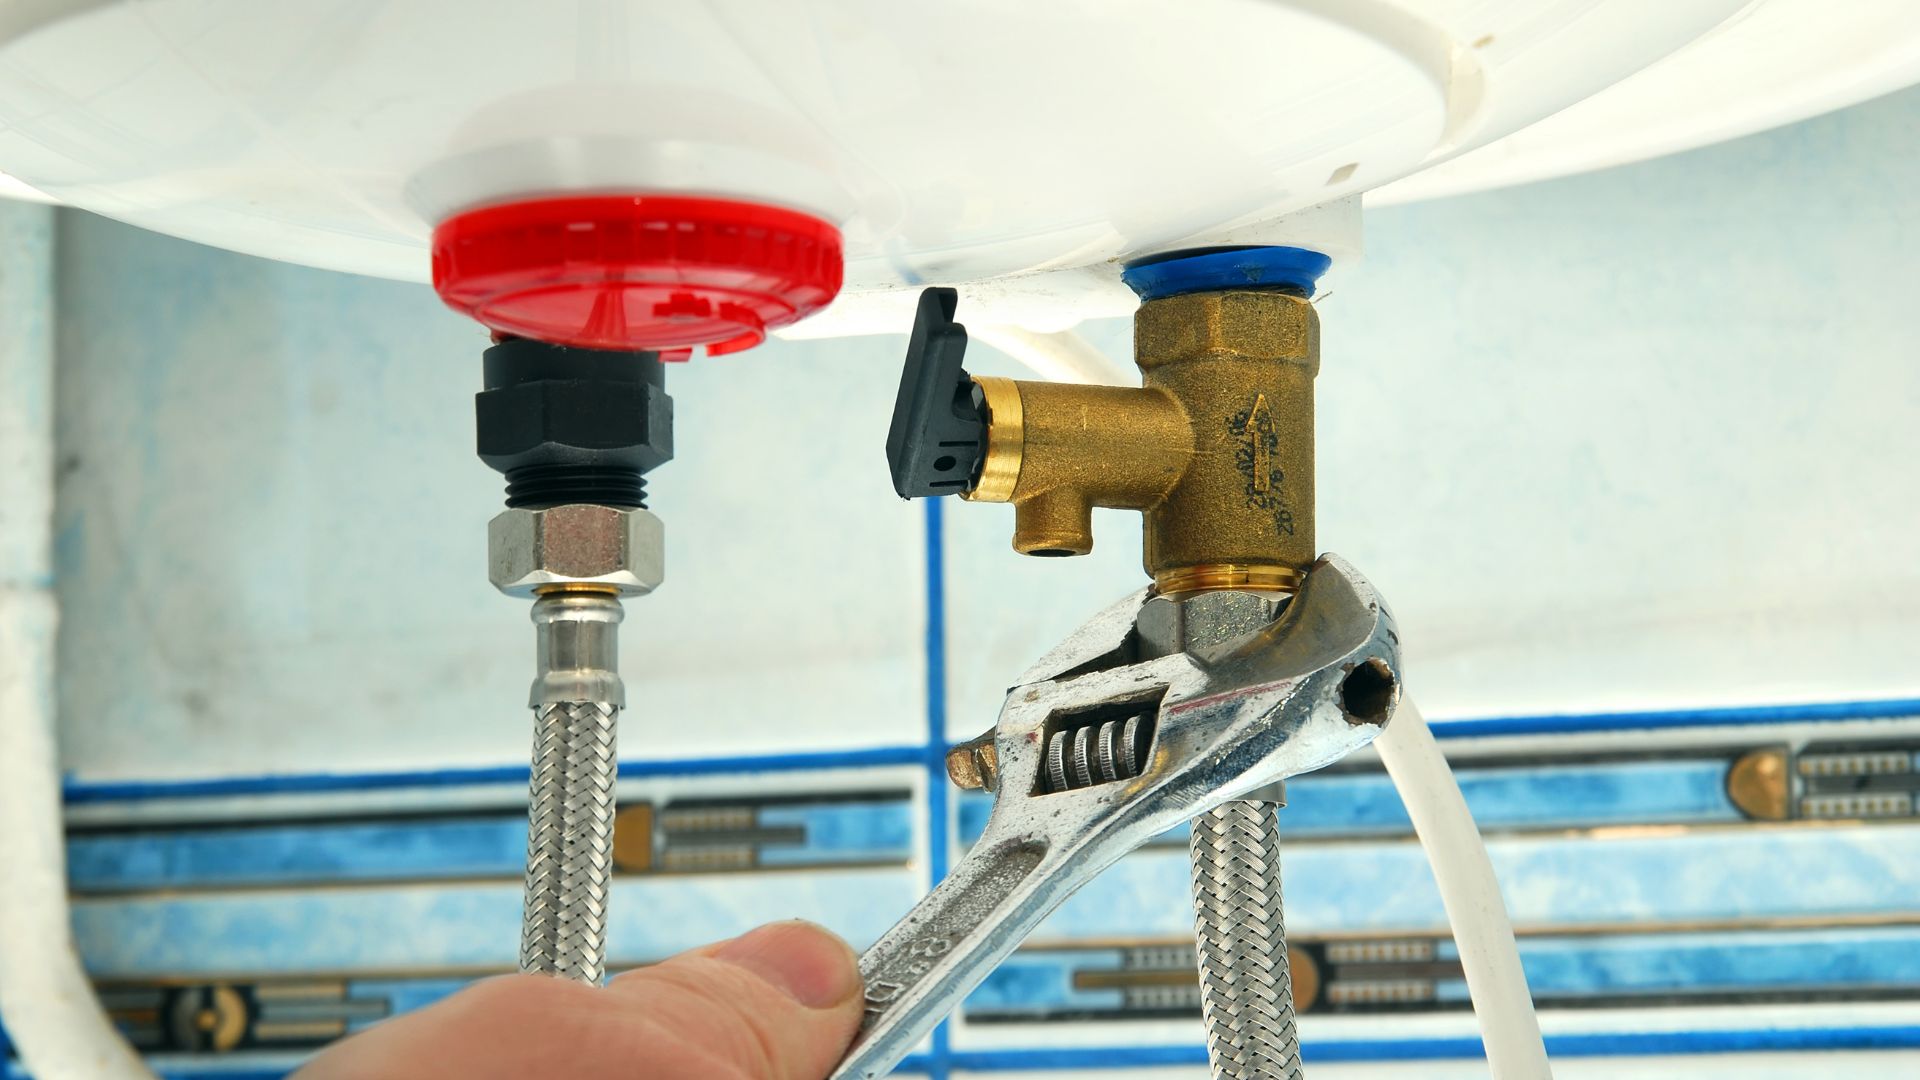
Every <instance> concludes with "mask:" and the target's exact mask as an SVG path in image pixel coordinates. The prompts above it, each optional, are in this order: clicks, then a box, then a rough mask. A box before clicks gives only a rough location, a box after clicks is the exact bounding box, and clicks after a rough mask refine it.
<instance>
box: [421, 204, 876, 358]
mask: <svg viewBox="0 0 1920 1080" xmlns="http://www.w3.org/2000/svg"><path fill="white" fill-rule="evenodd" d="M841 273H842V259H841V255H840V231H839V230H838V229H836V228H834V227H833V226H832V225H830V224H828V223H827V222H825V221H822V220H821V219H819V218H816V217H813V216H812V215H810V214H803V213H799V212H798V211H794V210H784V209H781V208H779V207H773V206H762V205H760V204H758V203H748V202H736V201H733V200H729V199H698V198H685V197H682V196H678V195H584V196H563V197H558V198H548V199H530V200H527V201H524V202H514V203H504V204H501V205H498V206H487V207H482V208H480V209H478V210H469V211H467V212H465V213H462V214H455V215H454V216H453V217H450V218H448V219H447V220H445V221H443V222H441V223H440V226H439V228H436V229H435V230H433V287H434V289H435V290H436V291H437V292H439V294H440V299H442V300H444V301H446V304H447V306H448V307H450V308H452V309H454V310H455V311H460V312H464V313H466V314H468V315H471V316H473V317H474V318H475V319H477V320H479V321H480V323H481V324H483V325H485V326H486V327H488V328H489V329H491V330H493V331H494V332H496V333H502V334H511V335H514V336H517V337H527V338H534V339H536V340H539V341H547V342H552V343H554V344H558V345H573V346H577V347H580V348H588V349H621V350H641V349H645V350H652V351H658V352H661V353H664V354H666V356H665V358H666V359H682V360H684V359H686V357H687V356H688V355H690V354H691V349H692V347H693V346H696V345H704V346H706V347H707V355H709V356H717V355H719V354H721V353H730V352H738V351H740V350H741V349H750V348H752V347H753V346H755V345H758V344H760V342H761V341H763V340H765V339H766V336H767V331H768V330H771V329H773V328H775V327H780V326H785V325H787V324H788V323H791V322H796V321H798V320H800V319H802V318H805V317H806V316H808V315H811V314H812V313H814V312H815V311H818V310H819V309H820V308H822V307H825V306H826V304H827V302H828V301H829V300H832V299H833V298H834V295H835V294H837V293H838V292H839V291H840V280H841Z"/></svg>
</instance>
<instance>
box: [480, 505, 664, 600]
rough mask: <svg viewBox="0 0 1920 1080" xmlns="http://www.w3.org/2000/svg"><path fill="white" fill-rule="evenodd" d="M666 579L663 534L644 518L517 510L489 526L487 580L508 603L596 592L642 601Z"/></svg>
mask: <svg viewBox="0 0 1920 1080" xmlns="http://www.w3.org/2000/svg"><path fill="white" fill-rule="evenodd" d="M665 575H666V529H665V528H664V526H662V524H661V522H660V519H659V518H657V517H655V516H654V515H653V514H651V513H649V512H647V511H645V510H622V509H618V508H615V507H611V506H600V505H596V504H592V503H571V504H567V505H563V506H550V507H546V508H543V509H539V510H525V509H515V510H508V511H506V512H505V513H503V514H501V515H499V516H498V517H496V518H494V519H493V520H492V521H491V522H489V523H488V524H487V579H488V580H489V581H491V582H493V584H494V587H495V588H497V589H499V590H500V591H501V592H503V593H506V594H507V595H508V596H522V597H531V596H533V595H535V594H536V593H537V592H539V591H541V590H544V589H547V588H550V587H552V586H556V585H598V586H602V587H605V588H609V589H612V590H614V591H615V592H617V593H618V594H619V595H621V596H645V595H646V594H647V593H650V592H652V591H653V590H654V589H655V588H656V587H658V586H659V584H660V582H661V580H662V579H663V578H664V577H665Z"/></svg>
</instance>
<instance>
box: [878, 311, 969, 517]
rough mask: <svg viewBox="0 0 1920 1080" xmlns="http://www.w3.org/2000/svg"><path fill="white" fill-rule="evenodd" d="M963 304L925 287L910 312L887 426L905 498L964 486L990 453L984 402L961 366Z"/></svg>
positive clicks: (896, 479) (896, 484)
mask: <svg viewBox="0 0 1920 1080" xmlns="http://www.w3.org/2000/svg"><path fill="white" fill-rule="evenodd" d="M959 302H960V294H959V293H957V292H955V291H953V290H952V289H928V290H926V291H925V292H923V293H921V294H920V308H919V310H918V311H917V312H916V313H915V314H914V317H913V337H912V338H911V339H910V340H909V341H908V342H907V363H906V366H905V368H903V369H902V370H901V372H900V395H899V396H898V397H896V398H894V401H893V426H892V427H890V428H888V429H887V467H888V468H889V469H891V470H892V472H893V490H894V491H896V492H898V493H899V495H900V497H901V498H903V499H911V498H913V497H915V496H928V495H955V494H959V493H960V492H963V491H966V490H967V489H969V488H970V487H972V486H973V483H974V480H975V478H977V477H978V476H979V475H980V462H981V459H983V458H984V457H986V453H987V419H986V406H985V402H984V400H983V399H982V397H981V394H980V388H979V387H977V386H975V385H974V382H973V376H971V375H968V374H967V371H966V369H965V368H963V367H961V366H960V365H961V363H962V361H964V360H965V359H966V355H967V328H966V327H964V326H962V325H960V324H959V323H957V322H954V321H953V312H954V309H955V307H957V306H958V305H959Z"/></svg>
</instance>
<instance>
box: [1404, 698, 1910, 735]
mask: <svg viewBox="0 0 1920 1080" xmlns="http://www.w3.org/2000/svg"><path fill="white" fill-rule="evenodd" d="M1915 717H1920V698H1889V699H1886V700H1883V701H1829V702H1805V703H1801V704H1794V705H1738V706H1730V707H1724V708H1705V709H1656V710H1650V711H1646V712H1610V713H1556V714H1548V715H1541V716H1493V717H1484V718H1479V719H1461V720H1434V721H1430V723H1429V726H1430V727H1432V728H1433V734H1434V737H1435V738H1438V739H1472V738H1483V737H1486V736H1489V735H1565V734H1569V733H1572V732H1583V731H1644V730H1647V729H1650V728H1682V727H1721V726H1725V725H1730V724H1731V725H1739V724H1797V723H1820V722H1830V721H1838V720H1907V719H1913V718H1915Z"/></svg>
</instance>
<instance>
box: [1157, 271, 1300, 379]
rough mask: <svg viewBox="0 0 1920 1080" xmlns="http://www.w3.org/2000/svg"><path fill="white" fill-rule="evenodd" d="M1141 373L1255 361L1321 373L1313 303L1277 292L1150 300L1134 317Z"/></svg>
mask: <svg viewBox="0 0 1920 1080" xmlns="http://www.w3.org/2000/svg"><path fill="white" fill-rule="evenodd" d="M1133 352H1134V360H1135V362H1136V363H1138V364H1139V365H1140V367H1141V368H1142V369H1152V368H1156V367H1162V366H1165V365H1168V364H1178V363H1185V362H1188V361H1192V360H1201V359H1224V360H1252V361H1258V362H1262V363H1274V362H1278V363H1285V364H1294V365H1299V366H1303V367H1306V368H1308V369H1309V373H1310V374H1318V373H1319V371H1320V320H1319V319H1318V317H1316V316H1315V314H1314V310H1313V304H1312V302H1311V301H1308V300H1306V299H1304V298H1302V297H1298V296H1294V295H1291V294H1289V293H1284V292H1275V291H1260V290H1248V289H1233V290H1226V291H1219V292H1199V293H1187V294H1184V295H1180V296H1167V297H1162V298H1160V299H1158V300H1149V301H1147V302H1146V303H1144V304H1142V305H1140V310H1139V311H1137V312H1135V314H1134V317H1133Z"/></svg>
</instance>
